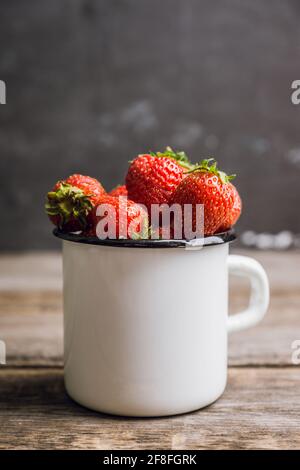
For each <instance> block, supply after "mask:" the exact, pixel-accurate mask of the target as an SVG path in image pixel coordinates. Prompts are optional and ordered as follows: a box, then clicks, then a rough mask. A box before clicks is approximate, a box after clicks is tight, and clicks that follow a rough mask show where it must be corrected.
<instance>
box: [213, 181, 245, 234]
mask: <svg viewBox="0 0 300 470" xmlns="http://www.w3.org/2000/svg"><path fill="white" fill-rule="evenodd" d="M231 187H232V193H233V207H232V208H231V210H230V211H229V213H228V215H227V217H226V219H225V221H224V222H223V224H222V225H221V227H219V229H218V231H219V232H226V230H228V229H230V228H231V227H232V226H233V225H235V223H236V222H237V220H238V218H239V216H240V215H241V212H242V201H241V198H240V195H239V193H238V190H237V189H236V187H235V186H234V185H233V184H231Z"/></svg>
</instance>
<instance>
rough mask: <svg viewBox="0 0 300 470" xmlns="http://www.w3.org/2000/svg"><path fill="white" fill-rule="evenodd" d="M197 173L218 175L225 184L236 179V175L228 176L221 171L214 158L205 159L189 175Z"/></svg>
mask: <svg viewBox="0 0 300 470" xmlns="http://www.w3.org/2000/svg"><path fill="white" fill-rule="evenodd" d="M196 171H201V172H203V173H211V174H213V175H216V176H217V177H218V178H220V180H221V181H222V183H224V184H226V183H229V182H230V181H231V180H233V179H234V178H235V177H236V175H227V174H226V173H225V172H224V171H221V170H219V169H218V163H217V162H216V160H215V159H214V158H204V159H203V160H201V162H199V163H197V164H196V165H194V167H193V168H192V169H190V170H189V171H188V172H187V173H194V172H196Z"/></svg>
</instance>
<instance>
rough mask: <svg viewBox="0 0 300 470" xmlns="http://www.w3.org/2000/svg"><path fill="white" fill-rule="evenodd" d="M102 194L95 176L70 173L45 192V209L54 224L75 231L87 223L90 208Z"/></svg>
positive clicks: (65, 229) (100, 186)
mask: <svg viewBox="0 0 300 470" xmlns="http://www.w3.org/2000/svg"><path fill="white" fill-rule="evenodd" d="M104 194H105V190H104V189H103V187H102V185H101V183H99V181H97V180H96V179H95V178H91V177H90V176H83V175H78V174H75V175H71V176H69V177H68V178H67V179H66V180H63V181H58V182H57V183H56V184H55V186H54V188H53V190H52V191H50V192H49V193H48V194H47V202H46V206H45V209H46V212H47V214H48V216H49V218H50V220H51V221H52V222H53V224H54V225H56V226H57V227H59V228H60V229H62V230H64V231H67V232H76V231H79V230H82V229H84V228H85V227H86V226H87V225H88V223H89V216H90V212H91V210H92V208H93V207H94V206H95V204H96V203H97V201H98V200H99V198H100V197H101V196H103V195H104Z"/></svg>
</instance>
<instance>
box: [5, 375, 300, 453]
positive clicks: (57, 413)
mask: <svg viewBox="0 0 300 470" xmlns="http://www.w3.org/2000/svg"><path fill="white" fill-rule="evenodd" d="M299 371H300V369H299V367H293V368H285V369H272V368H271V369H270V368H267V369H265V368H258V369H256V368H246V369H243V368H233V369H229V379H228V385H227V389H226V391H225V393H224V395H223V396H222V397H221V399H219V400H218V401H217V402H216V403H214V404H213V405H211V406H210V407H207V408H205V409H203V410H200V411H197V412H194V413H189V414H186V415H180V416H175V417H171V418H159V419H158V418H156V419H133V418H131V419H129V420H128V419H124V418H120V417H113V416H109V415H104V414H100V413H95V412H92V411H89V410H86V409H85V408H83V407H81V406H79V405H77V404H75V403H74V402H73V401H72V400H71V399H69V398H68V397H67V395H66V394H65V391H64V387H63V377H62V371H61V370H57V369H52V370H47V371H45V370H13V369H6V368H5V367H2V368H1V369H0V390H1V394H0V409H1V416H0V426H1V429H2V432H1V434H0V448H1V449H27V448H30V449H67V448H68V449H111V450H113V449H161V450H163V449H207V448H209V449H221V448H222V449H270V448H274V449H294V448H299V447H300V427H299V422H300V401H299V389H300V374H299Z"/></svg>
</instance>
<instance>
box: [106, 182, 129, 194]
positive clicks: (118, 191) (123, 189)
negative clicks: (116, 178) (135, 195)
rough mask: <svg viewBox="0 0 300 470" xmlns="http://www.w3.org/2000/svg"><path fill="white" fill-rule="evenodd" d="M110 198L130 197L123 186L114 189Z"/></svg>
mask: <svg viewBox="0 0 300 470" xmlns="http://www.w3.org/2000/svg"><path fill="white" fill-rule="evenodd" d="M108 194H109V195H110V196H113V197H119V196H126V197H127V196H128V191H127V188H126V186H125V184H123V185H122V186H120V185H119V186H116V187H115V188H114V189H112V190H111V192H110V193H108Z"/></svg>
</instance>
